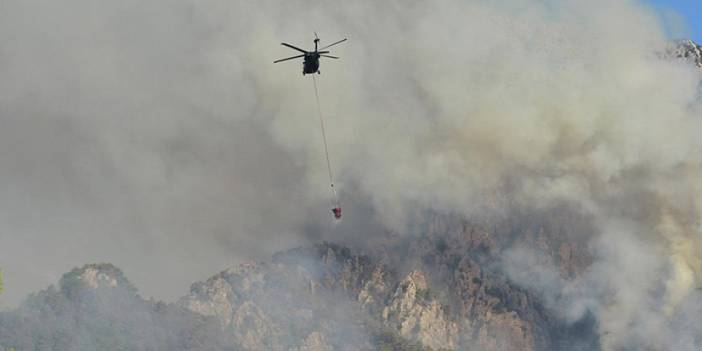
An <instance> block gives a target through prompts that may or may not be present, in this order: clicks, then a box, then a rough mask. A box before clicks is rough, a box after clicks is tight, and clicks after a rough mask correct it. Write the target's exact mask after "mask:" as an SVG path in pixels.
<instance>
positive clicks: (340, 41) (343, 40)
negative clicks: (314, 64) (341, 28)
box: [319, 38, 348, 50]
mask: <svg viewBox="0 0 702 351" xmlns="http://www.w3.org/2000/svg"><path fill="white" fill-rule="evenodd" d="M346 39H348V38H344V39H341V40H339V41H337V42H336V43H331V44H329V45H327V46H325V47H323V48H321V49H319V50H324V49H326V48H328V47H330V46H334V45H336V44H339V43H343V42H345V41H346Z"/></svg>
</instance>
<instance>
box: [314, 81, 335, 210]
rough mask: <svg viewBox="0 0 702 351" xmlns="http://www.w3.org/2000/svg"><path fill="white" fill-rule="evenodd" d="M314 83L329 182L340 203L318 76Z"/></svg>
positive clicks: (333, 194)
mask: <svg viewBox="0 0 702 351" xmlns="http://www.w3.org/2000/svg"><path fill="white" fill-rule="evenodd" d="M312 83H313V84H314V96H315V98H316V99H317V111H318V112H319V126H320V128H321V129H322V139H323V140H324V155H325V157H326V158H327V171H329V184H330V185H331V191H332V196H334V200H333V201H335V203H336V205H338V204H339V197H338V196H337V194H336V189H335V188H334V176H333V174H332V167H331V161H329V147H328V146H327V133H326V130H325V129H324V117H323V114H322V104H321V103H320V102H319V90H318V89H317V78H316V76H314V75H313V76H312Z"/></svg>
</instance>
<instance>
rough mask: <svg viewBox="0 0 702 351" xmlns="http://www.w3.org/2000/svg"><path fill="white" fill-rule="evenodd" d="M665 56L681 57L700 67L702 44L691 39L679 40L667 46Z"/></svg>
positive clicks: (701, 66) (701, 65)
mask: <svg viewBox="0 0 702 351" xmlns="http://www.w3.org/2000/svg"><path fill="white" fill-rule="evenodd" d="M666 54H667V56H669V57H674V58H679V59H683V60H685V61H688V62H690V63H692V64H694V65H696V66H697V67H699V68H702V46H699V45H697V44H696V43H695V42H693V41H692V40H681V41H678V42H676V43H675V44H673V45H671V47H670V48H668V51H667V53H666Z"/></svg>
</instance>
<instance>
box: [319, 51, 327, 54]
mask: <svg viewBox="0 0 702 351" xmlns="http://www.w3.org/2000/svg"><path fill="white" fill-rule="evenodd" d="M317 53H318V54H320V55H321V54H328V53H329V51H317Z"/></svg>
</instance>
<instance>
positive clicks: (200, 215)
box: [0, 0, 702, 349]
mask: <svg viewBox="0 0 702 351" xmlns="http://www.w3.org/2000/svg"><path fill="white" fill-rule="evenodd" d="M1 6H2V11H0V76H2V77H3V79H2V81H0V120H1V121H2V125H3V128H2V130H1V131H0V150H2V151H0V179H2V180H3V184H4V187H3V188H2V190H1V191H2V196H1V197H0V209H1V210H0V223H1V226H0V228H1V229H0V265H2V266H3V267H4V268H5V271H6V274H7V277H6V278H7V279H6V290H7V291H6V296H5V298H7V301H8V302H9V303H16V302H17V301H18V300H19V298H20V297H21V296H23V295H24V294H25V293H26V292H27V291H30V290H35V289H37V288H39V287H43V286H45V285H47V284H49V283H51V282H53V281H55V280H56V279H57V276H58V274H59V273H60V272H63V271H66V270H68V268H70V267H71V266H75V265H79V264H82V263H84V262H88V261H110V262H113V263H115V264H116V265H118V266H120V267H122V268H123V269H124V270H125V273H126V275H127V276H130V277H132V279H133V280H134V281H135V283H136V285H137V286H140V287H142V289H143V290H144V291H145V292H146V293H147V294H155V295H158V296H163V297H166V298H173V297H175V296H179V295H182V292H183V291H184V287H185V286H186V285H187V284H188V283H189V282H191V281H193V280H196V279H198V278H201V277H203V276H205V275H207V274H209V273H211V272H213V271H216V270H218V269H220V268H222V267H224V266H227V265H231V264H232V263H235V262H238V261H240V260H244V259H251V258H261V257H266V256H268V255H269V254H270V253H271V252H273V251H275V250H278V249H280V248H283V247H287V246H290V245H293V244H298V243H300V242H304V241H305V240H316V239H318V238H320V237H324V236H327V235H332V236H333V235H338V236H342V237H344V238H346V239H347V240H360V239H356V238H355V237H354V235H359V236H362V235H363V233H361V231H360V230H355V229H354V228H358V227H357V226H359V225H361V224H362V225H363V226H364V227H363V228H364V230H363V232H366V233H369V234H370V233H375V232H377V231H379V230H381V229H382V228H388V229H391V230H395V231H398V232H402V231H404V230H405V229H406V224H407V223H408V216H409V215H410V214H412V213H415V212H414V211H416V210H417V209H432V210H434V211H437V212H444V213H452V214H459V215H463V216H473V215H477V214H481V213H489V212H495V211H497V212H502V211H506V210H507V209H508V208H510V207H523V208H537V209H538V208H548V207H551V206H555V205H557V204H558V203H562V202H569V203H573V204H575V205H576V207H577V208H580V209H582V211H583V212H586V213H587V214H588V215H591V216H592V217H593V218H595V222H596V224H597V228H598V233H597V235H596V239H595V241H593V243H592V245H591V248H592V251H593V254H594V256H595V258H596V260H595V263H594V264H593V265H592V267H590V268H589V270H588V272H587V274H586V276H585V277H583V278H582V279H584V280H583V281H580V282H579V283H580V284H583V285H582V286H583V287H585V288H584V291H582V292H581V293H580V294H582V295H583V296H581V297H582V298H577V299H575V298H574V300H575V301H576V302H577V304H576V305H578V306H581V307H580V308H579V309H577V310H576V312H573V311H572V310H571V308H570V307H571V304H570V303H569V304H566V305H567V307H566V306H561V307H562V308H563V310H564V314H566V315H567V314H569V313H572V314H573V316H572V318H576V317H577V315H578V314H579V313H578V312H577V311H581V312H582V313H584V310H586V309H589V310H591V311H594V313H595V314H596V316H597V317H598V320H599V323H600V325H601V329H602V335H606V336H607V337H606V338H605V339H604V340H605V342H604V346H605V348H608V349H613V348H616V347H618V346H621V345H626V344H631V343H633V342H634V341H635V342H636V343H639V344H640V345H646V346H651V345H653V346H655V340H656V335H657V334H656V333H648V332H649V331H652V330H659V332H660V333H666V331H665V330H668V329H666V328H659V327H661V326H665V325H667V323H669V322H670V321H671V320H672V319H674V318H678V317H676V316H678V314H679V313H680V306H681V303H683V301H685V303H686V304H690V303H694V301H693V302H690V294H691V292H692V291H693V289H695V288H696V287H697V286H699V284H700V279H701V278H702V277H701V276H700V274H701V272H702V256H701V254H702V242H701V240H700V228H699V222H700V215H701V213H700V203H699V202H700V199H702V197H701V195H702V187H701V186H700V185H699V179H700V175H701V174H702V173H701V171H702V170H701V169H700V164H702V163H701V162H700V161H702V160H700V155H702V153H700V151H701V146H702V145H700V143H701V142H700V141H699V140H700V138H699V137H698V134H699V132H700V131H701V130H702V129H701V127H702V126H701V125H700V123H701V121H700V118H699V116H700V112H701V111H702V108H701V107H702V106H700V100H699V89H698V87H699V82H700V73H699V72H698V71H696V70H695V69H694V67H692V66H688V65H684V64H681V63H679V62H674V61H668V60H663V59H661V58H660V57H659V55H658V54H657V53H658V52H661V51H662V50H663V49H664V48H665V45H666V37H665V31H664V29H663V25H662V24H661V23H659V19H658V17H657V16H656V15H655V14H654V13H653V12H652V11H651V10H649V9H648V8H647V7H645V6H644V5H642V4H640V3H639V2H635V1H626V0H618V1H609V0H608V1H605V0H595V1H589V2H587V3H585V2H582V1H575V0H573V1H557V2H556V1H535V0H505V1H445V2H440V3H426V2H418V1H386V2H382V3H377V2H371V1H354V2H344V3H336V2H335V3H328V2H321V1H317V2H301V1H293V2H290V1H288V2H278V1H259V2H256V3H255V4H253V3H248V2H230V1H221V0H205V1H197V2H195V1H188V0H178V1H167V2H166V1H152V2H147V3H144V2H140V1H134V0H130V1H122V2H119V3H108V2H90V1H81V0H75V1H70V2H68V3H58V2H52V1H45V0H34V1H25V0H23V1H15V0H10V1H5V2H4V3H3V4H2V5H1ZM313 30H316V31H317V32H318V33H319V34H320V36H321V38H322V40H323V41H324V42H327V43H329V42H332V41H334V40H336V39H340V38H341V37H343V36H348V37H349V38H350V40H349V42H347V43H344V44H342V45H339V46H337V47H334V48H333V49H334V50H333V52H334V54H337V55H339V56H341V57H342V60H339V61H335V60H334V61H332V60H327V61H323V62H322V66H321V71H322V74H321V75H320V81H319V84H320V95H321V99H322V109H323V111H324V112H325V117H326V118H327V120H328V130H327V132H328V138H329V143H330V145H329V146H330V152H331V158H332V166H333V167H334V168H335V170H336V174H337V178H338V183H339V184H338V186H339V188H340V189H341V197H342V201H346V203H345V205H348V206H349V207H353V208H358V209H359V213H363V216H355V217H354V215H353V214H350V216H349V217H347V218H345V220H344V222H343V223H342V224H340V225H338V226H336V227H333V226H332V225H330V220H329V219H328V218H327V217H330V216H331V214H330V213H328V212H329V211H328V208H327V207H329V206H327V203H328V202H329V193H328V192H329V189H328V184H327V182H326V173H325V172H326V168H325V165H324V162H325V161H324V158H323V154H322V148H321V147H322V144H321V143H322V140H321V138H320V135H319V130H318V125H317V124H316V120H315V118H316V116H315V113H316V111H315V107H314V105H313V102H314V97H313V96H312V93H313V91H312V82H309V79H306V78H307V77H305V79H303V77H302V76H301V75H300V73H301V67H300V66H299V63H295V61H291V62H286V63H280V64H275V65H273V64H272V63H271V62H272V60H274V59H277V58H282V57H285V56H286V55H288V54H294V53H293V52H291V51H289V50H287V49H286V48H284V47H281V46H278V45H277V44H278V43H279V42H280V41H286V42H291V43H293V44H297V45H300V46H303V47H308V46H309V45H310V44H311V41H309V40H310V39H311V38H312V37H311V35H312V33H311V32H312V31H313ZM346 213H347V214H348V213H349V211H346ZM368 223H370V224H368ZM366 228H367V229H366ZM310 229H313V230H311V232H310V231H309V230H310ZM323 233H330V234H323ZM515 279H516V280H518V279H517V278H516V277H515ZM548 282H551V283H552V284H545V285H543V286H541V287H540V289H541V290H542V291H546V290H548V291H556V290H552V289H563V288H564V285H563V284H566V282H560V283H558V284H556V283H554V282H558V280H556V279H555V278H554V279H549V280H548ZM587 282H590V283H592V284H587ZM556 305H558V304H556ZM559 306H560V305H559ZM557 307H558V306H557ZM559 308H560V307H559ZM566 312H567V313H566ZM635 322H636V323H635ZM632 323H633V324H632ZM634 324H636V328H632V325H634ZM668 331H670V330H668ZM670 332H671V333H672V332H673V331H670ZM605 333H606V334H605ZM658 340H661V339H658Z"/></svg>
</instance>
